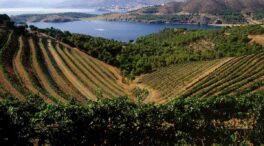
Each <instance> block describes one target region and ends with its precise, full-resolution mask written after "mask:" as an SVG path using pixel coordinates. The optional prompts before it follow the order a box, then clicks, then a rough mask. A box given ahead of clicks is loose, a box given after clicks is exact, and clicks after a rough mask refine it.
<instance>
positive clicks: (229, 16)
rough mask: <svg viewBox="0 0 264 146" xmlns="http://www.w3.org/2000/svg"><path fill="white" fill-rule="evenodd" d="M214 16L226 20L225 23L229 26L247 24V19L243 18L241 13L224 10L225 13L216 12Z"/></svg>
mask: <svg viewBox="0 0 264 146" xmlns="http://www.w3.org/2000/svg"><path fill="white" fill-rule="evenodd" d="M214 15H216V16H219V17H220V18H222V19H223V20H224V22H225V23H229V24H237V23H244V22H246V20H245V18H244V17H243V16H242V14H241V13H240V12H237V11H233V10H224V11H219V12H215V13H214Z"/></svg>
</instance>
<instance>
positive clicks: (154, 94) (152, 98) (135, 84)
mask: <svg viewBox="0 0 264 146" xmlns="http://www.w3.org/2000/svg"><path fill="white" fill-rule="evenodd" d="M141 78H142V76H139V77H137V78H136V79H135V80H133V81H132V83H131V84H130V88H131V89H134V88H140V89H146V90H148V92H149V95H148V96H147V97H146V99H145V100H144V102H145V103H157V101H158V100H159V99H160V92H159V91H158V90H155V89H153V88H151V87H150V86H148V85H146V84H143V83H140V82H139V80H140V79H141Z"/></svg>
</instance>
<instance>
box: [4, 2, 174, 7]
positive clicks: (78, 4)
mask: <svg viewBox="0 0 264 146" xmlns="http://www.w3.org/2000/svg"><path fill="white" fill-rule="evenodd" d="M133 1H134V2H135V1H138V2H145V1H148V2H157V1H159V2H163V1H176V0H0V8H23V7H49V8H51V7H52V8H56V7H82V6H83V7H89V6H94V5H96V4H99V5H102V4H111V3H120V4H121V3H122V4H124V3H129V2H130V3H131V2H133Z"/></svg>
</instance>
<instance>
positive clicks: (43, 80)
mask: <svg viewBox="0 0 264 146" xmlns="http://www.w3.org/2000/svg"><path fill="white" fill-rule="evenodd" d="M29 46H30V50H31V53H32V65H33V68H34V70H35V72H36V74H37V75H38V78H39V79H40V82H41V84H42V85H43V87H44V88H45V90H46V91H47V92H48V93H49V94H50V95H51V96H53V97H54V98H56V99H59V101H61V102H65V99H64V98H63V97H61V96H60V95H59V94H58V93H57V92H56V91H54V89H53V88H52V85H50V83H49V81H48V80H47V79H46V76H45V73H43V71H42V70H41V68H40V66H39V64H38V59H37V52H36V49H37V48H36V46H35V44H34V42H33V39H32V38H30V39H29Z"/></svg>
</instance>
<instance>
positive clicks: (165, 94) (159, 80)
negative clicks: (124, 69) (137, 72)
mask: <svg viewBox="0 0 264 146" xmlns="http://www.w3.org/2000/svg"><path fill="white" fill-rule="evenodd" d="M228 60H230V58H227V59H219V60H214V61H202V62H191V63H183V64H178V65H171V66H169V67H164V68H160V69H158V70H157V71H155V72H153V73H151V74H146V75H143V76H141V77H140V78H138V81H137V82H138V83H142V84H145V85H146V86H149V88H153V89H154V90H155V91H158V92H159V93H158V94H159V95H158V96H156V97H157V98H156V99H148V100H149V101H155V102H162V101H166V100H168V99H170V98H173V97H176V96H179V95H180V94H181V93H182V92H183V91H184V90H185V88H186V87H187V86H189V85H191V84H193V83H195V82H196V81H198V80H199V79H200V78H203V77H204V76H206V75H208V74H209V73H210V72H212V71H214V70H215V69H216V68H218V67H219V66H221V65H222V64H224V63H225V62H227V61H228Z"/></svg>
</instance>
